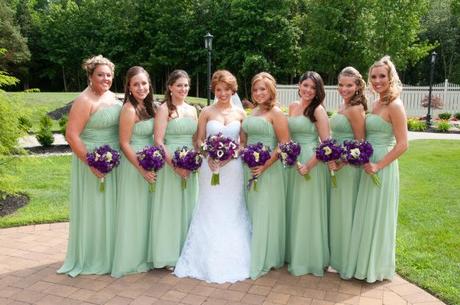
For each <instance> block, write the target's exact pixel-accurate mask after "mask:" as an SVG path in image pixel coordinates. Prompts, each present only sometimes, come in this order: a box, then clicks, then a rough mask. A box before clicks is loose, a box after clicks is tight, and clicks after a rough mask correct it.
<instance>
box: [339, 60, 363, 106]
mask: <svg viewBox="0 0 460 305" xmlns="http://www.w3.org/2000/svg"><path fill="white" fill-rule="evenodd" d="M341 77H351V78H353V80H354V82H355V85H356V88H357V89H356V92H355V94H354V95H353V97H352V98H351V99H350V105H352V106H355V105H360V104H361V105H363V107H364V111H367V98H366V95H365V94H364V91H365V90H366V82H365V81H364V79H363V76H362V75H361V73H359V71H358V70H356V69H355V68H353V67H346V68H344V69H343V70H342V71H341V72H340V74H339V77H338V78H339V80H340V78H341Z"/></svg>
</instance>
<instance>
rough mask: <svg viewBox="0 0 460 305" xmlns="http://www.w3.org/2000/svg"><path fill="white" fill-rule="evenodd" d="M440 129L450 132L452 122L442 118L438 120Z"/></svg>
mask: <svg viewBox="0 0 460 305" xmlns="http://www.w3.org/2000/svg"><path fill="white" fill-rule="evenodd" d="M437 127H438V131H440V132H448V131H449V128H450V124H449V122H448V121H446V120H441V121H439V122H438V126H437Z"/></svg>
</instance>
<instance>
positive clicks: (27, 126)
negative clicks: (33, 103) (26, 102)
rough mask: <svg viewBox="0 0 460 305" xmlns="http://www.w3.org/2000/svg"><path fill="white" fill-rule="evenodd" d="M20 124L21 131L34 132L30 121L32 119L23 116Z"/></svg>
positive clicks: (19, 120)
mask: <svg viewBox="0 0 460 305" xmlns="http://www.w3.org/2000/svg"><path fill="white" fill-rule="evenodd" d="M18 123H19V128H20V129H21V130H23V131H24V132H27V133H29V132H31V130H32V122H31V121H30V119H29V118H28V117H26V116H23V115H21V116H20V117H19V118H18Z"/></svg>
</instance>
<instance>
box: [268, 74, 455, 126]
mask: <svg viewBox="0 0 460 305" xmlns="http://www.w3.org/2000/svg"><path fill="white" fill-rule="evenodd" d="M297 90H298V87H297V85H278V86H277V92H278V100H279V103H280V105H281V106H288V105H289V104H290V103H291V102H293V101H296V100H298V99H299V96H298V95H297ZM325 90H326V100H325V107H326V110H328V111H332V112H334V111H337V109H338V108H339V105H340V103H341V102H342V99H341V97H340V95H339V93H338V91H337V86H325ZM428 91H429V87H428V86H423V87H416V86H408V85H404V88H403V91H402V94H401V100H402V101H403V103H404V106H405V107H406V112H407V116H409V117H413V116H424V115H426V114H427V108H426V107H423V106H422V100H423V98H425V97H428ZM431 94H432V97H439V98H440V99H441V101H442V102H443V107H442V108H441V109H433V107H432V109H431V110H432V116H433V118H436V117H437V115H438V114H439V113H441V112H450V113H456V112H460V85H457V84H452V83H449V82H448V81H447V80H446V82H445V83H441V84H436V85H433V88H432V91H431ZM375 99H377V96H376V95H375V94H373V93H371V92H369V93H368V100H369V105H371V104H372V101H374V100H375Z"/></svg>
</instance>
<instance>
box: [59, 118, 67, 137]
mask: <svg viewBox="0 0 460 305" xmlns="http://www.w3.org/2000/svg"><path fill="white" fill-rule="evenodd" d="M68 120H69V118H68V117H67V115H63V116H62V117H61V118H60V119H59V121H58V122H59V132H60V133H62V135H63V136H65V130H66V128H67V121H68Z"/></svg>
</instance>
